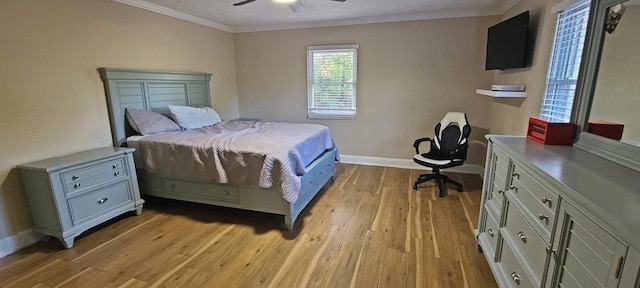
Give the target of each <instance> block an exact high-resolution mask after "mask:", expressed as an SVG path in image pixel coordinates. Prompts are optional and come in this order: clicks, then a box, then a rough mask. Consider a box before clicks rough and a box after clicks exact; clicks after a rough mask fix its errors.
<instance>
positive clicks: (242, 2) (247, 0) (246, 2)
mask: <svg viewBox="0 0 640 288" xmlns="http://www.w3.org/2000/svg"><path fill="white" fill-rule="evenodd" d="M254 1H256V0H244V1H240V2H238V3H235V4H233V6H241V5H244V4H248V3H251V2H254Z"/></svg>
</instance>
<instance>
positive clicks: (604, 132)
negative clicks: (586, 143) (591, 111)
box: [587, 119, 624, 140]
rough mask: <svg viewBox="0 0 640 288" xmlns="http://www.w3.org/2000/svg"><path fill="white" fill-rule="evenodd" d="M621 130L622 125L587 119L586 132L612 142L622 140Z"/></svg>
mask: <svg viewBox="0 0 640 288" xmlns="http://www.w3.org/2000/svg"><path fill="white" fill-rule="evenodd" d="M623 130H624V125H623V124H620V123H615V122H610V121H605V120H599V119H589V124H588V125H587V132H589V133H593V134H596V135H600V136H602V137H607V138H611V139H614V140H620V139H622V132H623Z"/></svg>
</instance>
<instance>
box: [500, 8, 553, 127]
mask: <svg viewBox="0 0 640 288" xmlns="http://www.w3.org/2000/svg"><path fill="white" fill-rule="evenodd" d="M547 2H549V3H547ZM556 2H559V1H556V0H549V1H545V0H522V1H520V2H519V3H518V4H517V5H515V6H514V7H513V8H511V9H510V10H509V11H507V12H506V13H505V14H504V15H503V16H502V19H503V20H505V19H508V18H511V17H513V16H515V15H518V14H520V13H522V12H525V11H527V10H528V11H529V13H530V17H531V18H530V26H529V29H530V31H532V32H531V33H530V35H529V36H530V37H529V40H530V41H529V43H530V48H529V49H531V50H530V51H533V53H532V54H531V57H530V62H529V67H527V68H520V69H508V70H503V71H500V70H496V71H495V72H494V79H493V83H494V84H523V85H526V92H527V98H525V99H522V98H496V99H494V101H493V102H492V104H491V106H490V109H489V130H490V131H489V132H491V133H494V134H514V135H525V134H526V132H527V123H528V121H529V117H537V116H538V115H539V113H540V103H541V102H542V96H543V94H544V89H545V79H546V76H547V69H548V64H549V53H550V52H551V45H552V43H553V33H554V29H555V22H556V14H551V10H550V9H551V7H552V6H553V5H555V3H556Z"/></svg>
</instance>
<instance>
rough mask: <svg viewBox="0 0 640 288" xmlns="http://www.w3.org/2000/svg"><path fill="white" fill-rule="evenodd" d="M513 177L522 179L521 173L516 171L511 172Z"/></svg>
mask: <svg viewBox="0 0 640 288" xmlns="http://www.w3.org/2000/svg"><path fill="white" fill-rule="evenodd" d="M511 177H513V178H518V180H520V174H518V173H516V172H513V173H511Z"/></svg>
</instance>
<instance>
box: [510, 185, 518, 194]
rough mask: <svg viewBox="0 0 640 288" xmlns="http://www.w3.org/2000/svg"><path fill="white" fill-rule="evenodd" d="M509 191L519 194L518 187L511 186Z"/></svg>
mask: <svg viewBox="0 0 640 288" xmlns="http://www.w3.org/2000/svg"><path fill="white" fill-rule="evenodd" d="M509 189H511V190H513V192H516V193H518V187H516V186H515V185H511V186H509Z"/></svg>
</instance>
